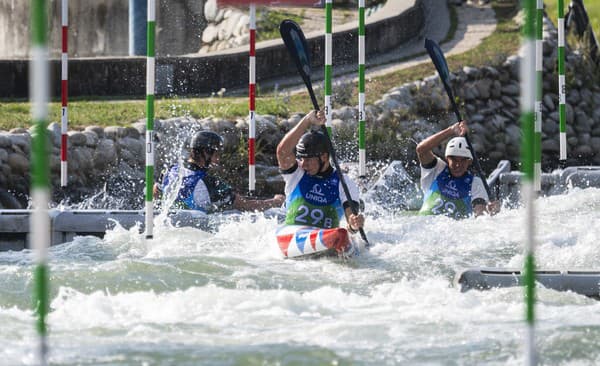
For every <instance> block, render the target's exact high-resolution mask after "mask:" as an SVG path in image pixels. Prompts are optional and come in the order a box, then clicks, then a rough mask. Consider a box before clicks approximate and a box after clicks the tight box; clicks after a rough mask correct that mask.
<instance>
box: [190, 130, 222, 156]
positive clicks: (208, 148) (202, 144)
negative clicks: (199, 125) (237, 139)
mask: <svg viewBox="0 0 600 366" xmlns="http://www.w3.org/2000/svg"><path fill="white" fill-rule="evenodd" d="M222 148H223V138H222V137H221V136H220V135H219V134H216V133H214V132H212V131H200V132H198V133H197V134H195V135H194V137H192V141H191V142H190V149H191V150H192V151H193V152H196V153H203V152H206V153H208V154H213V153H214V152H216V151H219V150H221V149H222Z"/></svg>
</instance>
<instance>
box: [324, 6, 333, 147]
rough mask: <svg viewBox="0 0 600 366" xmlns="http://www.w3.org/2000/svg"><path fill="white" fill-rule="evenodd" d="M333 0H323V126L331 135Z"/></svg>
mask: <svg viewBox="0 0 600 366" xmlns="http://www.w3.org/2000/svg"><path fill="white" fill-rule="evenodd" d="M332 11H333V0H325V116H326V117H327V121H326V122H325V126H326V127H327V130H328V131H329V135H331V76H332V75H331V71H332V62H331V51H332V45H331V30H332V15H333V14H332Z"/></svg>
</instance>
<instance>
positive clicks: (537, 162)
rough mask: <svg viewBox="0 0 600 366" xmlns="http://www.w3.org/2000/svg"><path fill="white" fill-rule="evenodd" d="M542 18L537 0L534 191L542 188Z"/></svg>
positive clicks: (540, 7)
mask: <svg viewBox="0 0 600 366" xmlns="http://www.w3.org/2000/svg"><path fill="white" fill-rule="evenodd" d="M543 20H544V0H537V5H536V13H535V36H536V37H535V38H536V41H535V75H536V81H535V86H536V92H535V139H534V141H533V149H534V172H533V183H534V189H535V191H536V192H539V191H541V190H542V95H543V93H544V92H543V80H542V73H543V57H544V54H543V52H542V51H543V47H544V40H543V33H542V29H543Z"/></svg>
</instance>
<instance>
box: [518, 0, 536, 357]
mask: <svg viewBox="0 0 600 366" xmlns="http://www.w3.org/2000/svg"><path fill="white" fill-rule="evenodd" d="M533 1H534V0H523V4H524V5H523V6H524V11H525V24H524V26H523V51H524V58H523V59H522V60H521V129H522V132H523V137H522V143H521V164H522V169H523V173H524V175H523V177H522V181H521V194H522V198H523V204H524V207H525V247H526V248H525V249H526V250H525V263H524V267H525V268H524V273H525V278H524V279H525V303H526V311H525V314H526V316H525V319H526V323H527V327H526V334H527V339H526V347H527V349H526V362H527V364H528V365H535V364H536V363H537V357H536V351H535V313H534V308H535V261H534V249H535V220H534V216H535V212H534V198H535V190H534V186H533V180H534V175H535V174H534V169H535V162H534V159H535V155H536V154H537V152H536V151H535V143H534V141H535V139H536V136H535V131H534V124H536V121H535V115H534V104H535V102H534V95H535V93H536V90H537V87H536V83H535V82H536V72H535V71H536V68H535V64H536V62H535V56H536V51H535V48H536V47H535V45H534V35H535V28H534V16H533V12H534V3H533Z"/></svg>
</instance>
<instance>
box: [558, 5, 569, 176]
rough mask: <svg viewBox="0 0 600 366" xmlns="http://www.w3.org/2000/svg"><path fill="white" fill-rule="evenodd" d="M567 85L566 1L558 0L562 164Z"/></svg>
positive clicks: (565, 143)
mask: <svg viewBox="0 0 600 366" xmlns="http://www.w3.org/2000/svg"><path fill="white" fill-rule="evenodd" d="M566 92H567V85H566V84H565V12H564V1H563V0H558V113H559V128H560V134H559V140H560V156H559V159H560V161H561V166H565V165H566V160H567V111H566V108H565V104H566V101H567V100H566V99H567V97H566Z"/></svg>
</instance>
